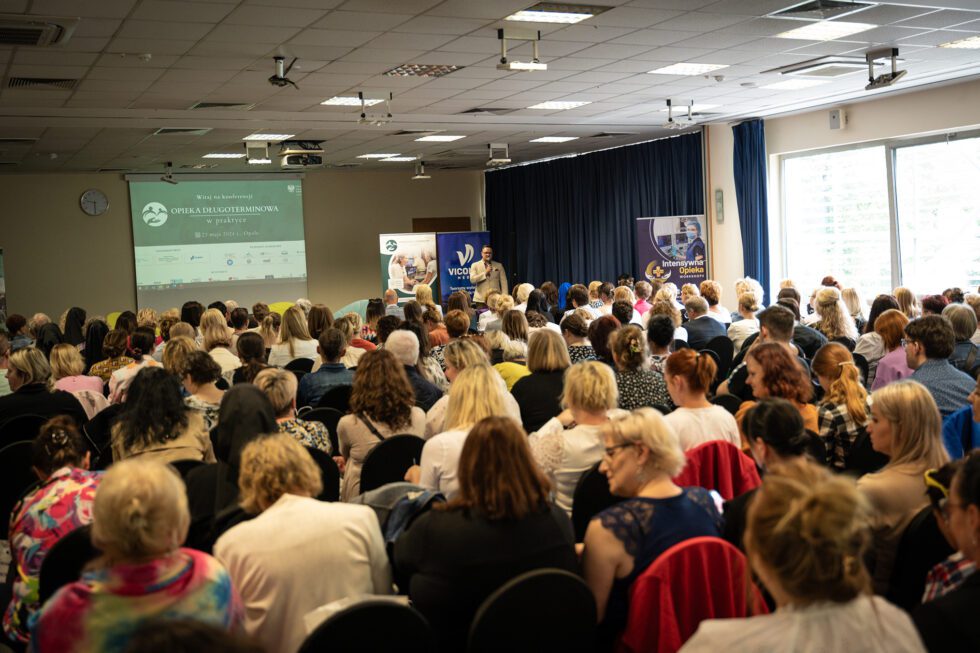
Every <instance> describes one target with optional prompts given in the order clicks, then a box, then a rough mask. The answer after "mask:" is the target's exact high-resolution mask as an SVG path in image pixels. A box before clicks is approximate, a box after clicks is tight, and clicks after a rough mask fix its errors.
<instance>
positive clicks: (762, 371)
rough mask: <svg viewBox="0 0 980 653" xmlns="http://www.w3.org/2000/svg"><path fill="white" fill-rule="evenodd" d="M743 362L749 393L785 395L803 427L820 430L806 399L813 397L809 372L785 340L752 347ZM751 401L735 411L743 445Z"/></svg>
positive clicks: (762, 397)
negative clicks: (791, 351) (745, 424)
mask: <svg viewBox="0 0 980 653" xmlns="http://www.w3.org/2000/svg"><path fill="white" fill-rule="evenodd" d="M770 310H771V309H770ZM745 364H746V369H747V370H748V375H747V376H746V383H747V384H748V385H749V386H750V387H751V388H752V394H753V396H754V397H755V398H756V399H765V398H767V397H779V398H781V399H786V400H788V401H789V402H791V403H792V404H793V405H794V406H796V410H798V411H800V416H801V417H802V418H803V426H804V427H805V428H807V429H809V430H810V431H813V432H814V433H816V432H817V431H819V430H820V426H819V420H818V418H817V408H816V406H814V405H813V404H811V403H809V402H810V399H811V398H812V397H813V386H812V385H811V384H810V375H809V373H808V372H807V371H806V370H805V369H804V368H803V366H802V365H800V364H798V363H797V362H796V359H795V358H794V357H793V354H791V353H790V351H789V347H788V346H786V344H785V343H778V342H769V343H765V344H762V345H757V346H755V347H752V349H750V350H749V353H748V355H747V356H746V357H745ZM754 405H755V401H754V400H753V401H746V402H744V403H742V405H741V406H740V407H739V409H738V412H737V413H735V421H736V422H738V425H739V431H740V432H741V434H742V447H743V448H744V447H745V446H747V442H746V440H745V427H744V425H743V422H742V421H743V419H744V417H745V413H746V412H748V410H749V409H750V408H751V407H752V406H754Z"/></svg>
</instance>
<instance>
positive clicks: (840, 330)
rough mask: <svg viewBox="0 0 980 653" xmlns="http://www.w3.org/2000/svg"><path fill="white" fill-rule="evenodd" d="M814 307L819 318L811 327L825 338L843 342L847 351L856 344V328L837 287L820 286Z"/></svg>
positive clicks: (852, 348) (851, 349)
mask: <svg viewBox="0 0 980 653" xmlns="http://www.w3.org/2000/svg"><path fill="white" fill-rule="evenodd" d="M814 308H815V309H816V311H817V315H819V316H820V320H819V321H818V322H816V323H815V324H814V325H813V327H814V328H815V329H817V330H818V331H820V333H822V334H823V335H824V336H825V337H826V338H827V340H830V341H833V342H839V343H841V344H843V345H844V346H845V347H847V349H848V350H849V351H853V350H854V347H855V346H856V345H857V339H858V330H857V327H856V326H855V324H854V318H852V317H851V314H850V312H848V310H847V306H845V305H844V300H843V299H842V298H841V293H840V291H839V290H838V289H837V288H832V287H830V288H821V289H820V290H819V291H818V292H817V296H816V300H815V302H814Z"/></svg>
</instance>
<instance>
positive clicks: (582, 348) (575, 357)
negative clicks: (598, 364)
mask: <svg viewBox="0 0 980 653" xmlns="http://www.w3.org/2000/svg"><path fill="white" fill-rule="evenodd" d="M568 357H569V358H570V359H572V365H574V364H575V363H581V362H582V361H594V360H598V356H596V355H595V349H593V348H592V345H573V346H571V347H569V348H568Z"/></svg>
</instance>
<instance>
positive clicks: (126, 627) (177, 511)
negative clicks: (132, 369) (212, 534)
mask: <svg viewBox="0 0 980 653" xmlns="http://www.w3.org/2000/svg"><path fill="white" fill-rule="evenodd" d="M147 371H149V370H147ZM161 373H163V372H162V370H161ZM93 517H94V519H93V521H92V544H93V545H94V546H95V547H96V548H97V549H98V550H99V552H100V553H101V555H100V557H99V558H97V559H96V560H95V561H94V562H92V563H90V564H89V565H88V566H87V567H86V569H85V570H84V571H83V572H82V577H81V578H80V579H79V580H76V581H74V582H72V583H69V584H68V585H66V586H64V587H62V588H61V589H60V590H58V592H57V593H56V594H55V595H54V596H53V597H51V598H50V599H49V600H48V602H47V603H45V604H44V608H43V609H42V610H41V612H40V614H39V615H38V618H37V619H36V620H35V621H34V622H33V624H32V627H31V650H33V651H38V653H85V652H87V651H102V652H104V653H123V651H125V650H126V646H127V643H128V641H129V639H130V637H132V635H133V634H134V632H135V631H136V629H137V628H138V627H139V626H140V624H142V623H143V622H144V621H146V620H148V619H153V618H154V617H165V618H171V619H174V618H180V619H189V620H194V621H200V622H204V623H207V624H210V625H213V626H217V627H219V628H221V629H224V630H229V631H232V630H236V629H238V628H239V627H240V625H241V621H242V618H243V610H242V605H241V600H240V599H239V596H238V592H237V591H236V589H235V588H234V587H233V585H232V582H231V578H230V577H229V575H228V572H227V571H226V570H225V568H224V567H223V566H222V565H221V563H219V562H218V561H217V560H215V559H214V558H212V557H211V556H209V555H207V554H206V553H202V552H200V551H195V550H193V549H186V548H182V545H183V543H184V540H185V539H186V538H187V530H188V527H189V525H190V512H189V510H188V507H187V494H186V491H185V489H184V483H183V482H182V481H181V480H180V477H179V476H178V475H177V472H176V471H174V470H173V469H172V468H170V467H169V466H167V465H164V464H162V463H160V462H157V461H151V460H124V461H117V462H115V463H114V464H113V465H112V467H111V468H109V471H108V472H106V474H105V476H103V477H102V482H101V484H100V485H99V489H98V491H97V492H96V493H95V503H94V505H93Z"/></svg>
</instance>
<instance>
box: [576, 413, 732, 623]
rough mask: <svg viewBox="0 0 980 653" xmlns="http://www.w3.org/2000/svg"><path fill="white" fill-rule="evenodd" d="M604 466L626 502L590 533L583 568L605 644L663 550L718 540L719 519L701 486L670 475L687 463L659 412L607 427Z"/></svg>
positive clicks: (625, 418) (621, 418) (618, 420)
mask: <svg viewBox="0 0 980 653" xmlns="http://www.w3.org/2000/svg"><path fill="white" fill-rule="evenodd" d="M602 438H603V441H604V448H605V452H604V454H605V455H604V456H603V459H602V464H601V465H600V467H599V469H600V470H601V471H602V472H603V473H604V474H605V475H606V478H608V479H609V489H610V491H611V492H612V493H613V494H615V495H616V496H620V497H625V498H626V500H625V501H623V502H621V503H618V504H616V505H615V506H613V507H611V508H607V509H606V510H604V511H602V512H601V513H599V514H598V515H597V516H596V517H595V518H593V520H592V522H591V523H590V524H589V528H588V530H587V531H586V533H585V548H584V551H583V554H582V567H583V572H584V575H585V581H586V582H587V583H588V584H589V587H590V588H591V589H592V592H593V594H595V599H596V607H597V609H598V617H599V623H600V629H601V631H602V636H603V638H604V639H606V641H607V642H608V641H611V640H612V638H614V637H616V636H618V635H619V633H620V632H621V631H622V629H623V628H624V627H625V625H626V617H627V614H628V608H629V588H630V586H631V585H632V584H633V581H634V580H636V578H637V577H638V576H639V575H640V574H642V573H643V572H644V570H646V568H647V567H648V566H650V564H651V563H652V562H653V561H654V560H655V559H656V558H657V556H659V555H660V554H661V553H663V552H664V551H666V550H667V549H669V548H670V547H672V546H674V545H675V544H677V543H678V542H683V541H684V540H687V539H690V538H692V537H701V536H712V537H720V536H721V535H720V528H721V516H720V515H719V514H718V510H717V509H716V508H715V505H714V502H713V501H712V499H711V495H709V494H708V491H707V490H705V489H703V488H696V487H686V488H682V487H678V486H677V485H675V484H674V482H673V481H672V480H671V479H672V478H673V477H674V476H676V475H677V474H678V473H680V471H681V470H682V469H683V468H684V462H685V458H684V451H683V450H682V449H681V445H680V442H679V440H678V438H677V434H675V433H674V431H673V430H672V429H671V427H670V426H669V425H668V424H667V422H666V421H665V420H664V418H663V416H661V415H660V413H659V412H657V411H656V410H653V409H652V408H639V409H637V410H635V411H633V412H632V413H628V414H626V415H622V416H619V417H616V418H613V419H610V420H609V422H607V423H606V424H605V425H604V426H603V428H602Z"/></svg>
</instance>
